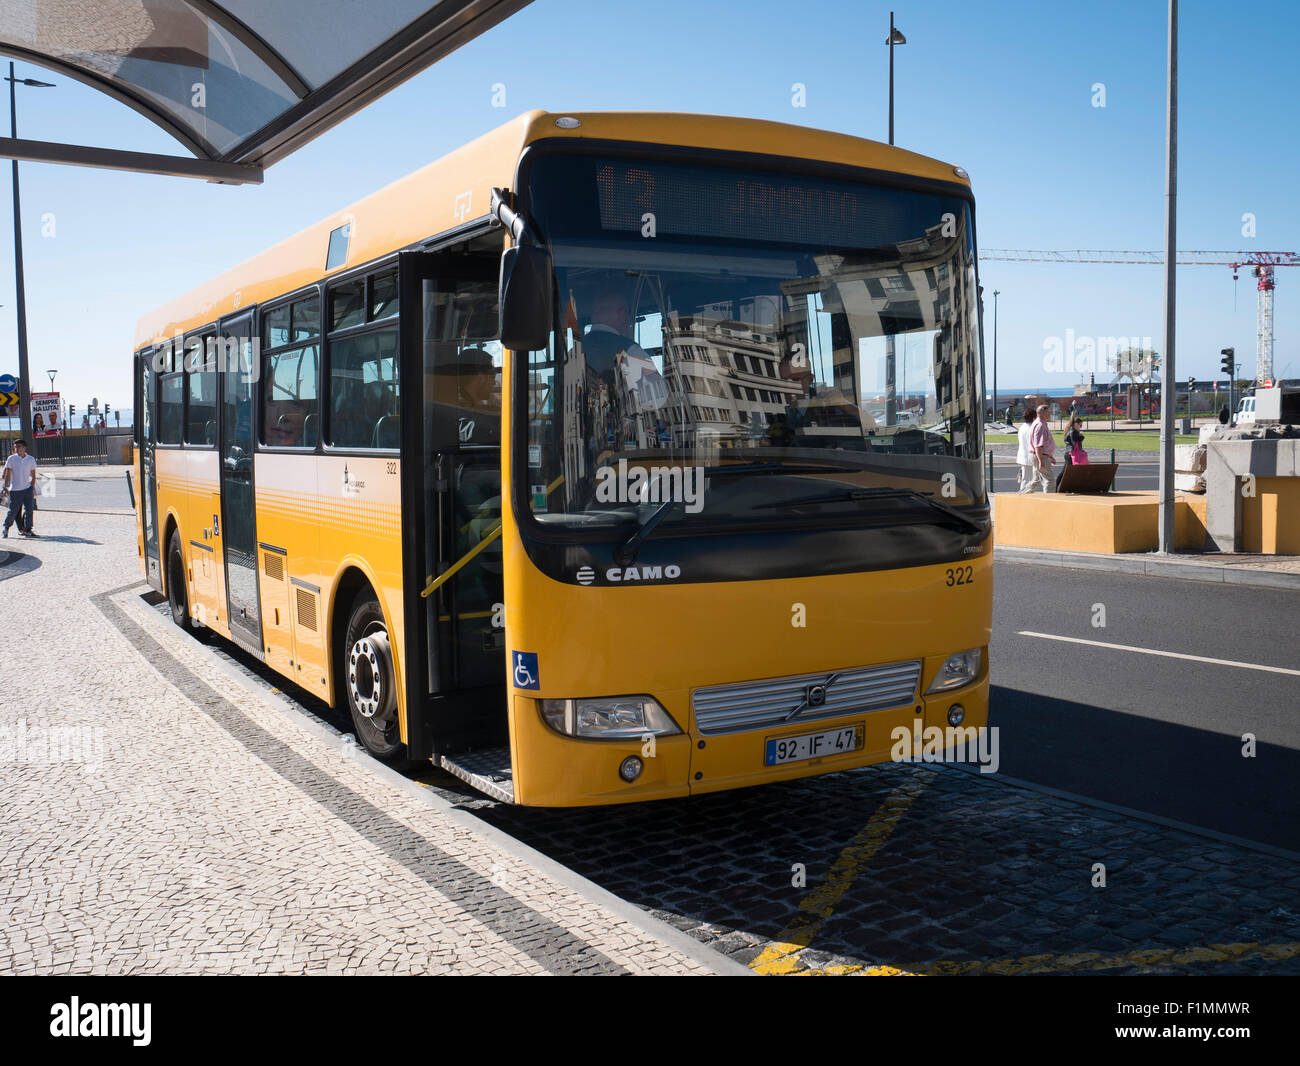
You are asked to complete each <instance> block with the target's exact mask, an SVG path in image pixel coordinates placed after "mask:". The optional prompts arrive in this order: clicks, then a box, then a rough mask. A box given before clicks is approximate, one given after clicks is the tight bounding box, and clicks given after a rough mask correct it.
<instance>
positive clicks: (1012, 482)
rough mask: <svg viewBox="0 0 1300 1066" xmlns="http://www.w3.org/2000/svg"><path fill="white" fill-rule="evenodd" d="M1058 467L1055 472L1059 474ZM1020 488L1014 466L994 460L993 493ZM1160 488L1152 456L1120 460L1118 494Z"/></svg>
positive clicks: (1105, 457)
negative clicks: (1149, 457)
mask: <svg viewBox="0 0 1300 1066" xmlns="http://www.w3.org/2000/svg"><path fill="white" fill-rule="evenodd" d="M1059 458H1060V457H1059V456H1058V465H1057V466H1056V468H1055V470H1056V472H1057V473H1060V470H1061V467H1060V465H1059ZM1103 459H1104V460H1106V461H1109V456H1108V455H1105V454H1101V455H1100V458H1098V462H1100V461H1102V460H1103ZM1019 487H1020V486H1019V485H1018V484H1017V482H1016V464H1015V463H1014V462H1011V461H1009V460H1004V459H999V458H997V457H995V458H994V462H993V491H994V492H1015V491H1016V490H1017V489H1018V488H1019ZM1159 487H1160V464H1159V463H1158V462H1157V461H1156V459H1155V457H1154V456H1153V457H1152V458H1151V459H1149V460H1146V459H1136V460H1134V459H1120V460H1119V472H1118V473H1117V474H1116V475H1115V489H1116V491H1118V492H1140V491H1146V490H1152V491H1154V490H1155V489H1158V488H1159Z"/></svg>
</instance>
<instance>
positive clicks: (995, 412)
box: [993, 289, 1000, 422]
mask: <svg viewBox="0 0 1300 1066" xmlns="http://www.w3.org/2000/svg"><path fill="white" fill-rule="evenodd" d="M999 292H1000V290H999V289H994V290H993V421H994V422H996V421H998V293H999Z"/></svg>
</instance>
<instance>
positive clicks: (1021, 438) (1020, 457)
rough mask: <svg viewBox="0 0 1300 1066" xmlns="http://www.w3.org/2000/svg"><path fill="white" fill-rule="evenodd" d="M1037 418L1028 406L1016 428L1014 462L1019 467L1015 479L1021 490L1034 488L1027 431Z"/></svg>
mask: <svg viewBox="0 0 1300 1066" xmlns="http://www.w3.org/2000/svg"><path fill="white" fill-rule="evenodd" d="M1037 420H1038V412H1037V411H1035V410H1034V409H1033V408H1032V407H1029V408H1027V409H1026V410H1025V420H1024V421H1023V422H1021V423H1020V428H1019V429H1018V430H1016V463H1017V465H1018V466H1019V467H1020V472H1019V473H1018V474H1017V475H1016V479H1017V480H1018V481H1019V482H1020V491H1021V492H1032V491H1033V488H1034V450H1033V448H1031V447H1030V446H1029V433H1030V431H1031V430H1032V429H1033V428H1034V423H1035V422H1036V421H1037Z"/></svg>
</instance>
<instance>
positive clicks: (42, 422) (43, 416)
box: [32, 392, 63, 437]
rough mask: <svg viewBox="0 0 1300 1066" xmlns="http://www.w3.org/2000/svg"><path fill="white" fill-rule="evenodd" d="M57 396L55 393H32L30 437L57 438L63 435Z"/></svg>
mask: <svg viewBox="0 0 1300 1066" xmlns="http://www.w3.org/2000/svg"><path fill="white" fill-rule="evenodd" d="M60 410H61V408H60V407H59V394H58V393H57V392H34V393H32V436H33V437H57V436H60V435H61V434H62V433H63V421H62V419H61V418H60V417H59V411H60Z"/></svg>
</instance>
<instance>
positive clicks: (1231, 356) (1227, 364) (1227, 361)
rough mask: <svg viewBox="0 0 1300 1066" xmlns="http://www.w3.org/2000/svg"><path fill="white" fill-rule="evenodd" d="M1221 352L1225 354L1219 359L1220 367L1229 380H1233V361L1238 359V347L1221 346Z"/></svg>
mask: <svg viewBox="0 0 1300 1066" xmlns="http://www.w3.org/2000/svg"><path fill="white" fill-rule="evenodd" d="M1219 352H1220V354H1222V356H1223V358H1222V359H1221V360H1220V361H1219V367H1220V369H1221V370H1222V371H1223V374H1224V377H1226V378H1227V379H1228V380H1229V381H1231V380H1232V365H1233V362H1234V361H1235V360H1236V357H1237V349H1236V348H1220V349H1219Z"/></svg>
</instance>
